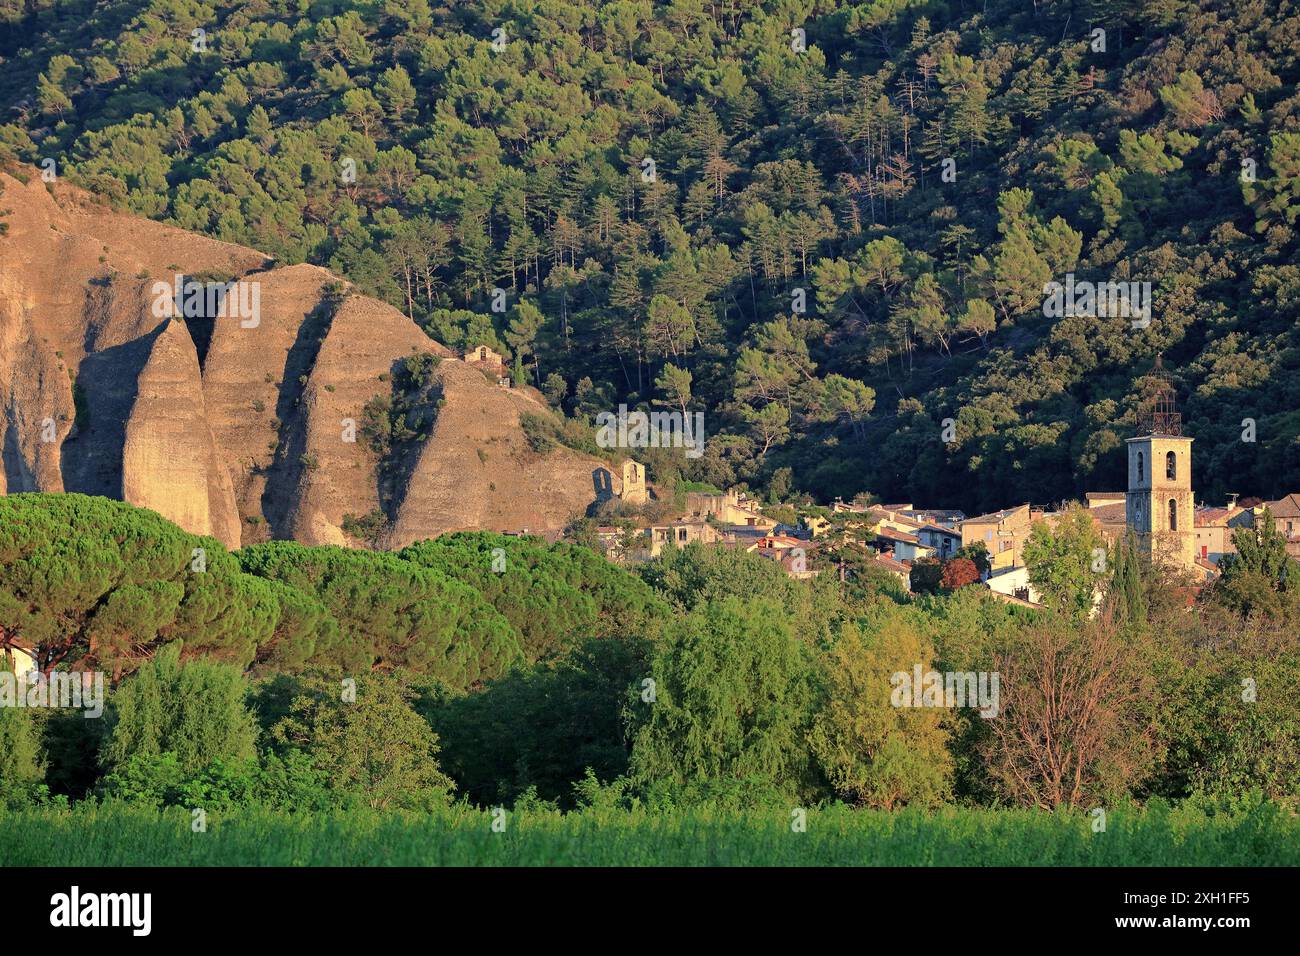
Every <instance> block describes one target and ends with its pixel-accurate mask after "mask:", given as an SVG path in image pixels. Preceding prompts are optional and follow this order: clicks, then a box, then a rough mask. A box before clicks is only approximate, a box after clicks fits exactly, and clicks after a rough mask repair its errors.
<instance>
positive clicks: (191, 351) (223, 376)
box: [0, 171, 619, 548]
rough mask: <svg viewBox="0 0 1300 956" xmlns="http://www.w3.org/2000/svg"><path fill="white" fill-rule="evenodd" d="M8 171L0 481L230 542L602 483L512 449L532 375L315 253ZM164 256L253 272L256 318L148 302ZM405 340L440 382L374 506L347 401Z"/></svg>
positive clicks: (400, 526)
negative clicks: (430, 326) (116, 502)
mask: <svg viewBox="0 0 1300 956" xmlns="http://www.w3.org/2000/svg"><path fill="white" fill-rule="evenodd" d="M15 172H18V174H19V176H20V177H21V178H22V179H26V182H23V181H21V179H20V178H15V177H14V175H11V174H9V173H5V172H0V230H3V233H2V234H0V465H2V467H0V493H5V492H11V493H12V492H20V491H51V492H58V491H79V492H85V493H87V494H97V495H106V496H109V497H114V498H122V499H124V500H126V501H129V502H131V503H132V504H135V505H139V506H141V507H146V508H151V509H153V510H155V511H157V512H159V513H160V514H162V515H164V516H165V517H167V518H170V519H171V520H173V521H175V522H176V523H177V524H179V525H181V526H182V527H183V528H185V529H187V530H189V531H193V532H196V533H200V534H210V535H212V536H213V537H216V538H218V539H219V540H221V541H222V542H223V543H224V544H226V545H227V546H228V547H232V548H235V547H239V546H240V545H241V544H247V543H250V542H252V541H259V540H264V539H266V538H271V537H275V538H292V539H295V540H298V541H302V542H305V543H309V544H331V543H332V544H357V543H358V542H357V541H356V540H355V539H352V538H349V537H348V535H346V534H345V533H344V531H343V524H344V516H345V515H347V514H352V515H357V516H363V515H369V514H373V513H374V512H376V511H378V510H383V511H384V512H386V514H387V518H388V519H389V521H388V531H387V533H386V535H385V537H384V538H383V540H382V543H384V544H386V545H388V546H392V547H399V546H401V545H404V544H407V543H409V542H411V541H415V540H419V539H421V538H425V537H431V536H433V535H436V534H439V533H441V532H444V531H449V530H459V529H467V528H486V529H491V530H498V531H517V530H522V529H524V528H527V529H529V530H531V531H546V530H553V529H558V528H561V527H563V526H564V525H565V524H566V523H567V521H568V520H569V519H570V518H571V517H572V516H573V515H575V514H579V513H582V512H584V511H586V510H587V509H588V508H589V507H590V506H591V504H592V503H593V502H594V501H596V500H597V497H598V491H597V489H598V488H611V489H612V490H613V491H614V492H615V493H617V490H618V486H619V479H618V475H617V469H607V467H606V465H605V464H604V463H602V462H600V461H598V460H597V459H594V458H590V457H588V456H585V455H581V454H578V453H577V452H574V451H571V450H569V449H564V448H560V449H557V450H555V451H552V452H550V453H549V454H546V455H539V454H537V453H535V452H533V451H532V450H531V449H530V448H529V445H528V442H527V440H526V438H525V435H524V432H523V429H522V428H521V426H520V416H521V415H522V414H525V413H531V414H539V415H547V414H550V412H549V410H548V409H547V407H546V404H545V402H544V401H543V400H542V399H541V396H540V395H539V394H538V393H537V392H535V391H534V390H532V389H503V388H501V387H499V386H498V385H497V384H496V383H495V382H494V381H492V380H490V379H489V378H488V377H487V376H485V375H484V374H483V373H482V372H481V371H479V370H478V369H477V368H475V367H473V366H470V365H467V364H465V363H464V362H461V361H460V360H459V359H458V358H456V357H455V356H454V355H453V353H452V352H451V351H450V350H448V349H447V348H445V347H444V346H442V345H441V344H439V343H437V342H435V341H433V340H432V339H430V338H429V337H428V336H427V335H425V333H424V332H423V331H421V330H420V329H419V328H418V327H417V326H416V325H415V324H414V323H413V322H411V321H410V319H408V318H407V317H406V316H405V315H403V314H402V313H401V312H399V311H398V310H396V309H394V308H392V307H390V306H388V305H386V304H384V303H382V302H378V301H376V300H374V299H369V298H366V297H364V296H360V295H356V294H354V293H352V292H350V291H348V289H347V284H346V283H344V282H342V280H340V279H339V278H338V277H336V276H334V275H333V274H331V273H330V272H328V271H327V270H324V269H321V268H318V267H315V266H309V265H297V266H288V267H276V266H275V264H274V263H273V262H272V261H271V260H269V259H268V258H267V257H266V256H264V255H263V254H262V253H259V252H257V251H256V250H253V249H246V248H243V247H241V246H235V245H230V244H228V243H223V242H217V241H215V240H212V239H207V238H204V237H202V236H198V235H195V234H193V233H188V232H185V231H183V230H180V229H176V228H173V227H171V226H166V225H162V224H160V223H156V222H152V221H149V220H146V219H141V218H138V217H134V216H129V215H124V214H121V213H117V212H114V211H112V210H110V209H108V208H107V207H105V206H103V205H102V204H100V203H98V202H97V201H96V200H95V199H94V198H93V197H92V196H90V195H89V194H87V193H85V192H83V191H81V190H78V189H76V188H75V187H72V186H68V185H64V184H55V185H51V186H47V184H45V183H43V182H42V181H41V179H40V176H39V174H38V173H36V172H35V171H15ZM6 227H7V228H6ZM177 274H182V275H185V276H189V277H193V278H197V279H200V280H205V281H230V280H233V279H240V280H242V281H244V282H248V283H257V285H258V291H259V293H260V309H259V313H258V316H257V322H256V324H255V325H254V324H253V323H252V322H251V321H240V318H239V317H231V318H221V317H218V318H216V319H215V321H211V322H206V323H205V322H204V321H202V320H199V321H186V320H182V319H172V318H168V317H166V316H165V315H164V316H163V317H159V316H158V315H157V314H156V313H157V311H158V310H157V309H156V308H155V307H154V306H155V296H154V288H153V287H154V284H155V283H156V282H165V283H168V284H171V283H173V281H174V277H175V276H176V275H177ZM250 288H251V286H250ZM412 353H431V354H434V355H437V356H440V357H441V358H442V361H441V362H440V363H439V364H438V365H437V367H436V368H435V369H434V372H433V376H434V384H435V387H436V388H437V389H438V390H439V392H440V394H441V397H442V399H443V402H442V405H441V407H440V409H439V410H438V413H437V416H436V420H435V421H434V423H433V425H432V427H431V429H429V430H428V434H427V435H426V436H425V437H424V439H423V440H421V441H419V443H418V444H417V445H416V446H415V447H414V451H413V452H411V453H409V454H407V455H406V456H405V457H404V458H403V462H404V465H403V468H402V470H401V471H400V472H399V473H397V474H396V475H395V477H391V478H390V484H391V485H392V486H393V487H394V488H395V491H394V493H393V494H392V495H391V497H390V498H388V499H387V500H385V501H384V502H383V506H382V509H381V502H380V484H379V478H378V471H377V460H376V456H375V454H374V453H373V452H372V451H371V450H370V448H369V447H368V443H367V442H366V440H365V437H364V435H362V434H356V435H355V440H348V439H349V438H350V437H353V434H352V433H353V431H354V428H353V427H352V426H350V425H349V422H354V423H357V424H358V425H359V424H360V423H361V422H362V421H363V409H364V407H365V405H366V403H367V402H368V401H370V400H371V399H373V398H375V397H376V396H379V395H386V394H389V393H390V391H391V389H392V388H393V384H392V383H393V382H394V379H395V373H396V371H397V369H398V368H399V367H400V364H401V362H402V361H403V359H405V358H406V357H408V356H410V355H411V354H412ZM610 471H613V472H614V474H610V473H609V472H610Z"/></svg>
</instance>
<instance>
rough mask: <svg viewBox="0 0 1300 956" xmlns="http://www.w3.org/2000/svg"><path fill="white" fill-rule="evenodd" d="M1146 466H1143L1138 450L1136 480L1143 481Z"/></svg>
mask: <svg viewBox="0 0 1300 956" xmlns="http://www.w3.org/2000/svg"><path fill="white" fill-rule="evenodd" d="M1145 475H1146V468H1145V467H1144V466H1143V458H1142V452H1138V481H1145V480H1146V479H1145Z"/></svg>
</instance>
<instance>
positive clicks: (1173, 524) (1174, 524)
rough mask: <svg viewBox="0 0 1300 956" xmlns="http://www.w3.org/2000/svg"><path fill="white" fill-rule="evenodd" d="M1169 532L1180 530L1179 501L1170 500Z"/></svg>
mask: <svg viewBox="0 0 1300 956" xmlns="http://www.w3.org/2000/svg"><path fill="white" fill-rule="evenodd" d="M1169 530H1170V531H1177V530H1178V499H1177V498H1170V499H1169Z"/></svg>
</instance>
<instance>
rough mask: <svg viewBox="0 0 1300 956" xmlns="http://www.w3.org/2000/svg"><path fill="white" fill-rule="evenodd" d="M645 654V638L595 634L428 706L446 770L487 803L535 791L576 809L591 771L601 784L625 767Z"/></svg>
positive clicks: (425, 707)
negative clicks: (631, 705)
mask: <svg viewBox="0 0 1300 956" xmlns="http://www.w3.org/2000/svg"><path fill="white" fill-rule="evenodd" d="M648 652H649V645H648V644H647V643H646V642H644V641H642V640H640V639H635V638H633V639H611V638H605V639H596V640H590V641H587V642H585V643H584V644H582V645H581V646H580V647H577V648H575V649H574V650H573V651H571V652H570V653H569V654H568V655H566V656H565V657H563V658H560V659H558V660H554V661H548V662H545V663H542V664H539V665H538V666H536V667H534V668H531V669H528V670H517V671H514V672H512V673H510V674H508V675H506V676H505V677H503V678H501V679H499V680H496V681H493V682H492V683H490V684H488V685H487V686H486V687H485V688H483V690H482V691H480V692H478V693H474V694H469V695H464V696H461V695H453V696H450V697H442V698H441V699H436V700H432V701H430V702H428V703H426V704H425V705H422V708H421V709H423V710H425V711H426V713H427V715H428V717H429V720H430V722H431V723H432V725H433V728H434V730H436V731H437V733H438V736H439V737H440V738H441V740H442V758H441V759H442V765H443V767H444V768H445V769H446V771H447V773H448V774H450V775H451V776H452V777H453V778H454V779H455V780H456V784H457V787H458V789H459V790H460V792H462V793H463V794H464V795H465V796H467V797H468V798H469V799H470V800H471V801H473V802H475V803H477V804H479V805H481V806H492V805H500V804H507V805H509V804H513V803H514V802H515V800H516V799H517V798H518V797H519V796H520V795H521V794H524V793H525V792H526V791H528V790H530V788H531V789H533V790H534V792H535V793H536V796H537V797H539V798H541V799H542V800H550V801H557V802H558V803H559V804H560V805H561V806H565V807H568V806H572V803H573V798H574V790H573V787H574V785H575V784H576V783H578V782H580V781H582V780H583V779H584V775H585V774H586V773H587V772H588V771H591V772H592V773H594V775H595V777H596V779H598V780H602V781H612V780H615V779H616V778H618V777H620V776H622V775H623V774H625V773H626V772H627V761H628V742H627V740H626V737H625V713H624V711H625V709H626V707H627V700H626V696H627V693H628V691H629V690H630V689H633V688H635V689H636V690H637V691H638V692H639V691H640V688H641V681H642V680H644V679H645V678H646V677H647V676H648V675H649V673H650V670H649V662H648V660H647V657H648Z"/></svg>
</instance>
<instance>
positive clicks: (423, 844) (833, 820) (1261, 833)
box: [0, 803, 1300, 866]
mask: <svg viewBox="0 0 1300 956" xmlns="http://www.w3.org/2000/svg"><path fill="white" fill-rule="evenodd" d="M1096 820H1097V818H1095V817H1093V816H1091V815H1088V814H1082V813H1047V812H1042V811H1036V810H1014V809H1013V810H989V809H948V810H943V811H940V812H937V813H929V814H927V813H923V812H920V811H912V810H904V811H900V812H896V813H888V812H884V811H872V810H856V809H851V808H848V807H843V806H834V807H830V808H828V809H809V810H807V811H806V816H805V818H804V823H805V824H806V827H805V828H803V829H800V828H798V826H797V823H798V820H797V819H796V814H795V812H794V810H791V811H790V812H789V813H788V814H787V813H783V812H781V811H775V810H773V811H731V810H727V811H723V810H718V811H713V810H708V809H691V810H684V811H666V812H647V811H641V810H630V811H629V810H606V809H588V810H585V811H581V812H573V813H558V812H552V811H527V810H525V811H520V812H517V813H516V812H511V813H507V814H506V815H505V816H504V817H502V816H500V815H498V816H494V815H493V814H492V813H491V812H490V811H488V812H484V811H478V810H471V809H466V808H462V807H455V808H450V809H447V810H443V811H438V812H436V813H433V814H412V813H404V812H372V811H361V812H351V813H341V812H337V813H323V814H286V813H283V812H279V811H260V810H256V811H241V812H239V813H230V814H220V813H211V814H208V816H207V818H206V821H205V824H206V829H203V830H201V831H200V832H195V825H194V818H193V816H192V814H191V812H190V811H187V810H184V809H182V808H171V809H167V810H161V811H160V810H152V809H147V808H142V807H133V806H126V805H93V804H83V805H80V806H78V807H76V808H74V809H71V810H57V809H49V808H46V809H40V810H25V811H20V812H17V813H11V814H7V815H5V816H3V817H0V862H2V863H4V864H5V865H7V866H555V865H560V866H634V865H635V866H1296V865H1300V818H1298V817H1296V816H1295V815H1293V814H1290V813H1288V812H1287V811H1285V810H1283V809H1281V808H1279V807H1278V806H1277V805H1275V804H1270V803H1263V804H1259V805H1257V806H1255V807H1253V808H1251V809H1249V810H1244V811H1240V812H1236V813H1230V814H1222V813H1220V814H1213V815H1210V814H1207V813H1206V812H1205V811H1203V810H1200V809H1197V808H1194V807H1192V806H1190V805H1183V806H1172V807H1171V806H1167V805H1164V804H1160V803H1157V804H1156V805H1155V806H1153V807H1150V808H1148V809H1146V810H1136V809H1127V808H1121V809H1117V810H1114V811H1113V812H1110V813H1108V814H1107V816H1106V820H1105V829H1104V830H1101V831H1098V830H1096V829H1094V828H1095V827H1096V826H1097V823H1096ZM494 823H495V824H496V828H495V829H494Z"/></svg>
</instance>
